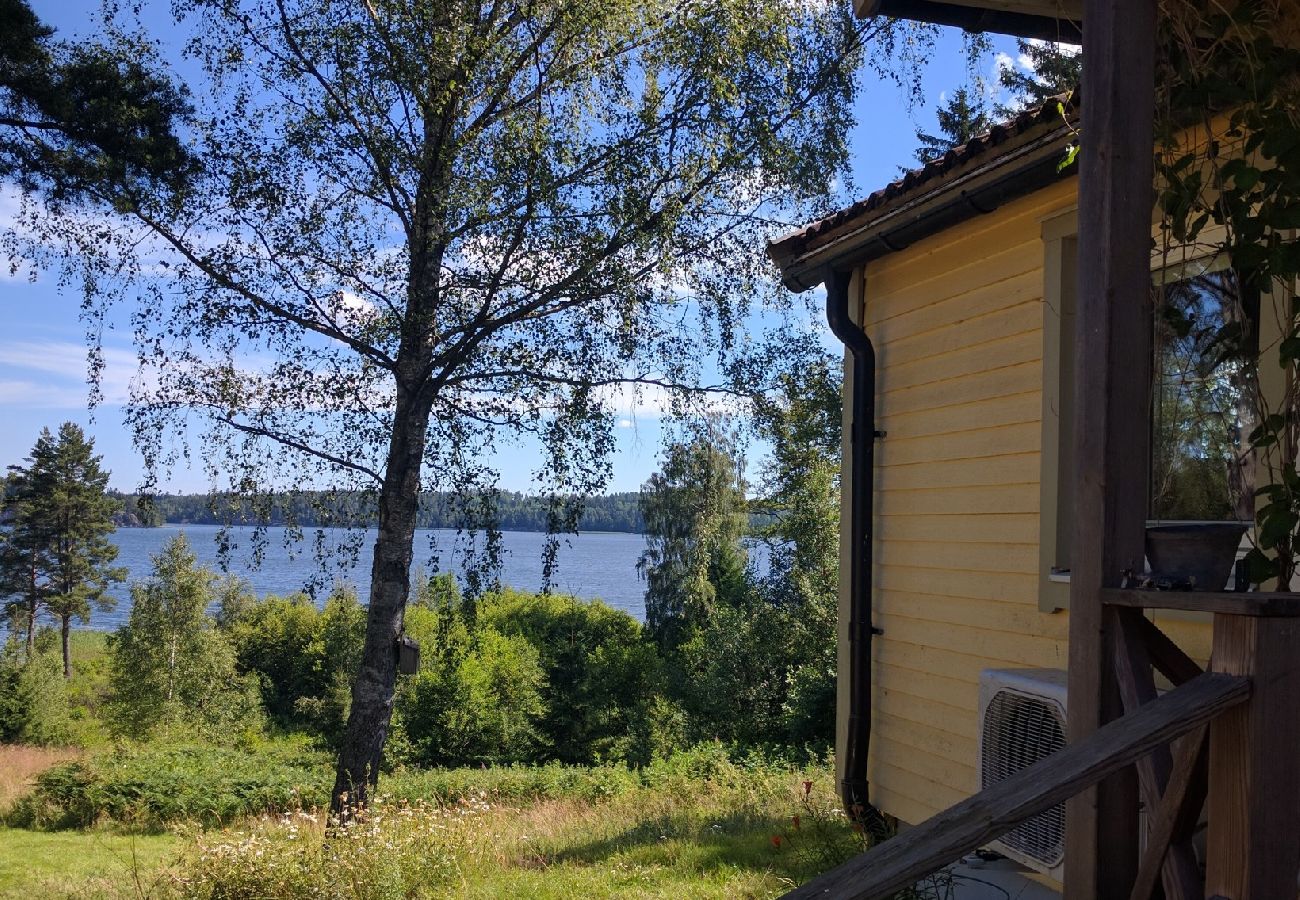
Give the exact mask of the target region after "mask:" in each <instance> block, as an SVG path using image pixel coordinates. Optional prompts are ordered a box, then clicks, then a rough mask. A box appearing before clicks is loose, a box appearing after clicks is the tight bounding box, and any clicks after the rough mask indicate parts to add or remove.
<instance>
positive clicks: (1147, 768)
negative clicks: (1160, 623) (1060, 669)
mask: <svg viewBox="0 0 1300 900" xmlns="http://www.w3.org/2000/svg"><path fill="white" fill-rule="evenodd" d="M1114 614H1115V617H1116V620H1117V625H1118V627H1117V628H1116V629H1115V632H1114V638H1115V671H1116V675H1117V676H1118V679H1119V692H1120V697H1121V699H1122V700H1123V702H1124V713H1125V715H1130V714H1132V713H1134V712H1136V711H1137V710H1138V709H1139V708H1140V707H1142V706H1143V705H1145V704H1147V703H1150V702H1151V701H1152V700H1154V699H1155V698H1156V696H1157V695H1156V682H1155V676H1153V675H1152V674H1151V655H1150V653H1149V652H1148V648H1147V643H1146V640H1145V637H1144V636H1145V633H1146V632H1145V630H1144V629H1143V628H1142V626H1141V624H1140V623H1142V622H1146V619H1144V618H1143V617H1142V613H1141V612H1140V611H1139V610H1136V609H1117V610H1115V611H1114ZM1173 767H1174V761H1173V754H1171V753H1170V751H1169V747H1167V746H1165V747H1156V748H1155V749H1154V750H1152V751H1151V752H1150V753H1148V754H1147V755H1146V756H1144V757H1142V758H1141V759H1139V760H1138V761H1137V773H1138V786H1139V788H1140V789H1141V793H1142V802H1143V804H1144V805H1145V806H1146V808H1147V809H1149V810H1154V809H1157V808H1159V807H1160V804H1161V801H1162V799H1163V798H1164V795H1165V791H1166V789H1167V788H1168V786H1169V779H1170V772H1172V771H1173ZM1161 857H1162V858H1163V860H1164V864H1163V872H1164V886H1165V898H1166V900H1201V896H1198V895H1203V894H1204V891H1203V886H1202V883H1201V873H1200V870H1199V869H1198V868H1197V865H1196V855H1195V853H1193V851H1192V845H1191V844H1190V843H1179V844H1174V845H1173V846H1168V847H1167V852H1162V853H1161ZM1141 880H1142V868H1141V866H1139V867H1138V883H1139V884H1140V883H1141Z"/></svg>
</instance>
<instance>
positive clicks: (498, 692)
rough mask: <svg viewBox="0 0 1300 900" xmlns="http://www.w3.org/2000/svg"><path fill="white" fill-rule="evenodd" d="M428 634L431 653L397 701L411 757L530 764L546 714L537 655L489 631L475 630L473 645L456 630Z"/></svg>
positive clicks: (443, 762) (450, 761) (517, 639)
mask: <svg viewBox="0 0 1300 900" xmlns="http://www.w3.org/2000/svg"><path fill="white" fill-rule="evenodd" d="M413 612H417V611H414V610H413ZM434 615H437V614H434ZM417 618H418V616H417ZM432 633H433V635H434V639H435V643H434V644H433V646H432V648H431V649H432V650H433V652H432V653H430V654H429V655H428V656H425V657H423V658H422V660H421V670H420V672H419V674H417V675H415V676H414V677H413V678H411V679H410V681H409V682H408V683H407V684H406V685H405V686H404V687H403V690H402V694H401V698H400V701H399V703H400V707H401V711H402V718H401V723H402V728H403V731H404V734H405V739H406V740H407V741H408V742H409V745H410V748H411V755H412V757H413V759H414V760H415V761H417V762H419V763H421V764H424V765H465V764H472V763H503V762H505V763H508V762H521V761H530V760H532V759H533V758H534V751H535V748H536V747H537V745H538V743H539V741H538V733H537V721H538V720H539V719H540V718H541V716H542V714H543V713H544V712H545V705H544V703H543V701H542V697H541V689H542V686H543V685H544V684H545V677H544V675H543V673H542V669H541V665H540V663H539V662H538V656H537V651H536V650H535V649H533V647H532V645H531V644H529V643H528V642H527V641H526V640H524V639H523V638H520V637H507V636H505V635H502V634H500V633H499V632H497V631H496V630H494V629H492V628H479V629H478V630H477V632H476V633H475V635H474V637H473V638H472V640H471V639H469V638H468V636H467V634H466V632H464V630H463V629H461V628H457V627H454V626H452V627H447V628H442V629H438V630H433V631H432ZM439 638H441V641H440V642H439Z"/></svg>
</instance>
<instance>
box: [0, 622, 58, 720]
mask: <svg viewBox="0 0 1300 900" xmlns="http://www.w3.org/2000/svg"><path fill="white" fill-rule="evenodd" d="M72 737H73V722H72V716H71V710H70V708H69V704H68V694H67V689H66V687H65V685H64V679H63V664H62V661H61V660H60V658H59V656H58V654H57V651H56V652H49V651H45V652H34V653H33V654H32V656H31V658H30V659H29V658H26V654H25V652H24V651H23V650H22V649H21V647H20V645H19V644H18V642H17V641H15V640H13V639H10V640H9V641H8V642H7V643H6V644H5V646H4V648H3V649H2V650H0V741H5V742H10V743H23V744H41V745H51V744H67V743H69V742H70V741H71V739H72Z"/></svg>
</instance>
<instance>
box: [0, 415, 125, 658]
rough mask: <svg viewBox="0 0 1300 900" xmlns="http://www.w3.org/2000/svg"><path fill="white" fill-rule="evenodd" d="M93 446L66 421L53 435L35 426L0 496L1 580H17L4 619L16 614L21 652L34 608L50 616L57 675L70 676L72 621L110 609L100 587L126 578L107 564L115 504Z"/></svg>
mask: <svg viewBox="0 0 1300 900" xmlns="http://www.w3.org/2000/svg"><path fill="white" fill-rule="evenodd" d="M94 447H95V445H94V441H92V440H90V439H88V438H87V437H86V435H85V433H84V432H82V430H81V428H80V427H79V426H77V425H76V424H74V423H72V422H65V423H63V425H61V426H60V427H59V433H58V436H57V437H56V436H55V435H52V434H51V433H50V431H49V429H48V428H47V429H43V430H42V431H41V435H40V437H39V438H38V439H37V441H36V446H35V447H33V448H32V454H31V456H29V457H28V458H27V465H26V466H15V467H13V468H12V475H11V478H10V491H9V495H8V497H7V498H6V499H7V502H6V507H7V509H8V510H9V513H10V515H11V516H12V528H11V530H10V535H9V541H8V542H7V545H6V552H5V553H4V554H3V555H0V565H3V567H4V568H5V569H6V570H8V571H9V572H10V574H9V576H8V578H7V579H6V581H7V582H8V583H9V585H11V586H18V585H21V589H20V590H19V591H15V592H14V593H16V594H17V595H18V599H17V600H11V601H10V603H9V604H8V605H9V607H10V609H11V618H12V613H13V612H15V611H18V612H19V613H20V616H19V617H20V620H21V622H22V625H21V627H22V628H23V629H24V630H25V632H26V635H27V642H28V647H29V649H30V646H31V641H32V639H33V637H34V633H35V626H36V618H37V616H38V614H39V613H40V611H41V609H42V607H43V608H44V609H45V610H46V611H48V612H49V613H51V614H52V615H54V616H55V617H56V618H58V620H59V624H60V632H61V635H62V646H63V674H64V676H65V677H71V675H72V659H71V654H70V650H69V645H68V637H69V633H70V632H71V630H72V620H73V619H74V618H75V619H78V620H80V621H81V622H83V623H85V622H89V621H90V615H91V608H92V607H95V608H98V609H101V610H107V609H111V608H112V607H113V603H114V601H113V598H112V597H111V596H109V594H108V586H109V584H110V583H112V582H116V581H121V580H123V579H124V578H125V577H126V570H125V569H121V568H116V567H114V566H113V565H112V563H113V560H115V559H116V558H117V547H116V546H114V545H113V544H112V543H111V542H110V541H109V540H108V536H109V535H110V534H112V532H113V529H114V526H113V515H114V514H115V513H116V512H117V511H118V509H119V505H118V503H117V502H116V501H115V500H113V499H112V498H111V497H109V496H108V494H107V488H108V478H109V473H108V472H107V471H105V470H104V469H102V468H101V467H100V461H101V457H99V456H96V455H95V453H94ZM11 596H12V595H11Z"/></svg>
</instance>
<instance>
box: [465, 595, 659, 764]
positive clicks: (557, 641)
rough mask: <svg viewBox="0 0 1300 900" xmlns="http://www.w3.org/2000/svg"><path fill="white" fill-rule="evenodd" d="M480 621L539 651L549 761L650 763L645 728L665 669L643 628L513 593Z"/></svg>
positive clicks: (487, 608) (483, 610)
mask: <svg viewBox="0 0 1300 900" xmlns="http://www.w3.org/2000/svg"><path fill="white" fill-rule="evenodd" d="M478 621H479V622H480V623H481V624H482V625H486V626H488V627H491V628H494V629H496V630H497V631H499V632H501V633H502V634H505V635H510V636H518V637H521V638H523V639H525V640H527V641H528V643H529V644H531V645H532V646H533V647H534V648H535V649H536V651H537V654H538V659H539V661H540V663H541V666H542V670H543V672H544V673H545V676H546V686H545V688H544V689H543V691H542V696H543V699H544V700H545V702H546V708H547V713H546V715H545V717H543V719H542V720H541V721H540V722H539V723H538V727H539V730H540V732H541V735H542V738H543V740H544V748H545V752H546V755H547V756H548V757H551V758H554V759H558V760H559V761H561V762H565V763H570V764H574V763H583V764H590V763H594V762H596V761H598V760H610V759H620V760H627V761H629V762H635V763H645V762H649V759H650V755H651V745H652V743H653V741H651V740H650V738H649V734H648V732H647V730H646V727H645V726H646V724H647V719H648V717H649V715H650V706H651V705H652V704H653V702H654V699H655V696H656V694H657V693H658V692H659V690H660V681H661V677H660V670H661V665H660V659H659V653H658V650H657V648H656V647H655V645H654V644H652V643H651V642H650V641H649V640H648V639H647V638H646V637H645V635H644V629H643V628H642V626H641V623H640V622H638V621H637V620H636V619H634V618H632V617H631V616H630V615H628V614H627V613H625V612H623V611H621V610H616V609H613V608H611V607H609V606H606V605H605V604H604V603H602V602H600V601H599V600H596V601H590V602H588V601H583V600H579V599H577V598H575V597H570V596H567V595H564V594H528V593H523V592H520V591H513V590H509V589H503V590H500V591H497V592H496V593H493V594H489V595H487V596H485V597H484V598H483V599H482V600H481V601H480V603H479V612H478Z"/></svg>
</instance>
